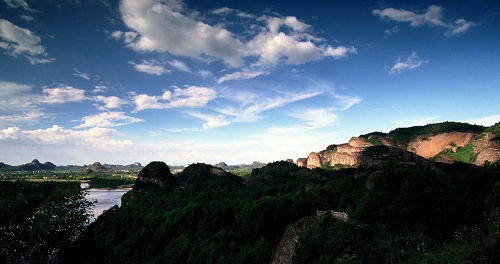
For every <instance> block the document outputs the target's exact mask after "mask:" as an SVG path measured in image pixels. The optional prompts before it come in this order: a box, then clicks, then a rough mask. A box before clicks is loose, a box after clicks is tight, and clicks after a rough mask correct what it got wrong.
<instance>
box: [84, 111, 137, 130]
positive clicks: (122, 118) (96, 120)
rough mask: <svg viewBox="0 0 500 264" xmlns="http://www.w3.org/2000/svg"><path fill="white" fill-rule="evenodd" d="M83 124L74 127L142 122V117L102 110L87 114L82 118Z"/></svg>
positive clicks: (112, 125) (113, 125) (110, 125)
mask: <svg viewBox="0 0 500 264" xmlns="http://www.w3.org/2000/svg"><path fill="white" fill-rule="evenodd" d="M81 121H83V124H81V125H78V126H76V127H75V128H84V127H116V126H123V125H128V124H132V123H137V122H144V121H145V120H144V119H140V118H136V117H131V116H127V115H125V113H123V112H103V113H100V114H97V115H89V116H85V117H83V118H82V120H81Z"/></svg>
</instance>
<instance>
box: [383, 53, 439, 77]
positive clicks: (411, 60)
mask: <svg viewBox="0 0 500 264" xmlns="http://www.w3.org/2000/svg"><path fill="white" fill-rule="evenodd" d="M425 63H429V60H421V59H419V57H418V55H417V52H415V51H414V52H412V54H410V55H409V56H408V57H407V58H406V59H404V60H403V59H402V58H401V57H399V58H398V60H397V61H396V63H395V64H394V66H392V68H391V69H390V70H389V74H394V73H401V72H403V71H407V70H413V69H416V68H418V67H420V66H422V65H424V64H425Z"/></svg>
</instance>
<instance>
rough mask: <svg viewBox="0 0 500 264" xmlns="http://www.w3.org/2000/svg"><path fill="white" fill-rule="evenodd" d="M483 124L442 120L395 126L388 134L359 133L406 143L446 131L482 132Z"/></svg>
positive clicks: (365, 136) (367, 136)
mask: <svg viewBox="0 0 500 264" xmlns="http://www.w3.org/2000/svg"><path fill="white" fill-rule="evenodd" d="M484 129H485V127H484V126H479V125H471V124H467V123H458V122H443V123H436V124H428V125H425V126H413V127H405V128H396V129H394V130H392V131H390V132H389V133H388V134H385V133H381V132H373V133H369V134H365V135H361V136H360V137H363V138H367V139H368V138H370V136H385V137H389V138H392V139H394V140H396V141H397V142H399V143H401V144H408V143H409V142H411V141H412V140H414V139H416V138H417V137H419V136H421V137H424V138H425V137H426V136H432V135H437V134H440V133H446V132H474V133H478V134H479V133H482V132H483V131H484Z"/></svg>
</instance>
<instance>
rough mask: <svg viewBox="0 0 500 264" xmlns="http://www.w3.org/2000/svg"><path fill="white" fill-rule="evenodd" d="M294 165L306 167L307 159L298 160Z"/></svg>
mask: <svg viewBox="0 0 500 264" xmlns="http://www.w3.org/2000/svg"><path fill="white" fill-rule="evenodd" d="M295 164H296V165H297V166H299V167H307V158H298V159H297V161H296V162H295Z"/></svg>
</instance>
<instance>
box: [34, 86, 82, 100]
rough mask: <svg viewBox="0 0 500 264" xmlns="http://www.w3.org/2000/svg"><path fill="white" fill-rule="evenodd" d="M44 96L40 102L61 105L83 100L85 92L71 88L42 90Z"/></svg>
mask: <svg viewBox="0 0 500 264" xmlns="http://www.w3.org/2000/svg"><path fill="white" fill-rule="evenodd" d="M43 93H44V94H46V95H45V96H44V97H43V99H42V100H41V102H43V103H47V104H63V103H67V102H78V101H83V100H85V99H86V98H85V91H84V90H81V89H76V88H73V87H71V86H66V87H58V88H44V89H43Z"/></svg>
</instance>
